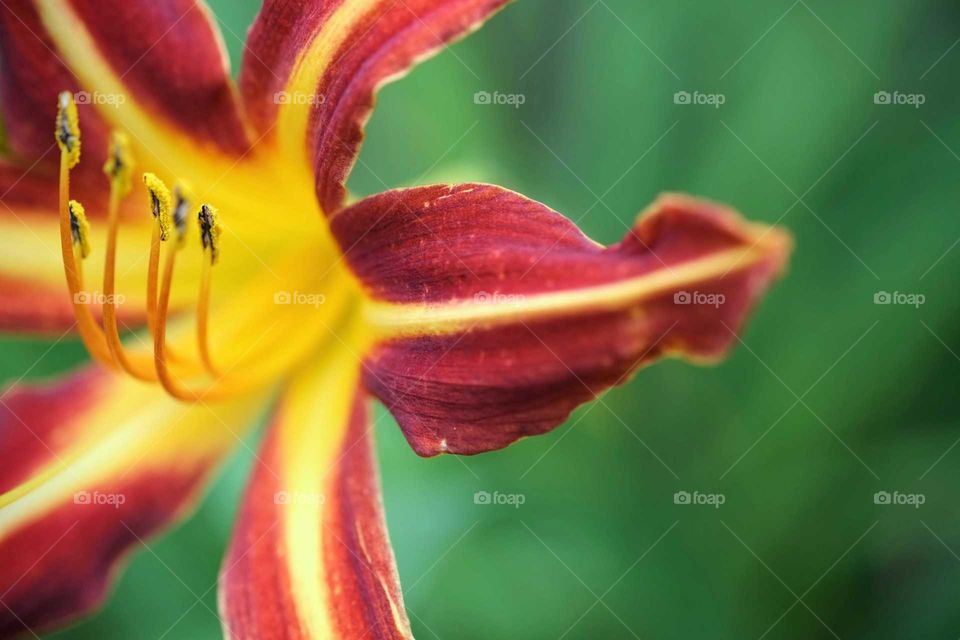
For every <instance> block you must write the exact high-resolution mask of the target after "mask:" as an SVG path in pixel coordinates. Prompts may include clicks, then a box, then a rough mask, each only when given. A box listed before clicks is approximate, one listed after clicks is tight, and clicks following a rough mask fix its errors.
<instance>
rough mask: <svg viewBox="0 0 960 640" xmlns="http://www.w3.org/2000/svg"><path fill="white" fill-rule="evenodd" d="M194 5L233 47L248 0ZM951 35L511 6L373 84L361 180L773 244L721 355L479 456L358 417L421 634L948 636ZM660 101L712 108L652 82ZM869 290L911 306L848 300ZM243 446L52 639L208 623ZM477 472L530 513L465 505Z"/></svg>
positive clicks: (741, 15)
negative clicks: (104, 594)
mask: <svg viewBox="0 0 960 640" xmlns="http://www.w3.org/2000/svg"><path fill="white" fill-rule="evenodd" d="M210 1H211V4H212V5H213V7H214V9H215V11H216V12H217V15H218V18H219V20H220V21H221V24H222V26H223V30H224V34H225V39H226V42H227V45H228V47H229V49H230V52H231V55H232V57H233V59H234V65H235V67H237V66H238V64H239V56H240V52H241V49H242V40H241V39H242V37H243V34H244V33H245V31H246V28H247V26H248V25H249V24H250V22H251V20H252V19H253V16H254V14H255V13H256V11H257V8H258V4H259V3H258V2H256V0H210ZM958 37H960V7H958V6H957V5H955V4H953V3H945V2H933V1H920V0H917V1H915V2H907V1H905V0H870V1H867V0H851V1H848V2H842V3H838V2H831V1H829V0H801V1H798V2H793V0H777V1H775V2H765V3H758V2H755V1H753V0H714V1H711V2H705V1H704V0H682V1H677V0H648V1H645V2H636V0H601V1H598V2H594V1H593V0H520V1H518V2H516V3H514V4H513V5H511V6H509V7H508V8H507V9H506V10H505V11H503V12H502V13H501V14H499V15H498V16H497V17H495V18H494V19H493V20H492V21H491V22H490V23H489V24H488V26H487V27H486V28H484V29H483V30H481V31H480V32H479V33H478V34H476V35H474V36H472V37H471V38H470V39H468V40H467V41H465V42H463V43H460V44H457V45H456V46H454V47H453V48H452V49H449V50H447V51H445V52H443V53H442V54H440V55H439V56H438V57H437V58H435V59H434V60H432V61H430V62H428V63H426V64H424V65H422V66H421V67H419V68H418V69H417V70H416V71H415V72H414V73H413V74H412V75H410V76H409V77H407V78H406V79H404V80H403V81H401V82H399V83H397V84H394V85H391V86H389V87H387V88H386V89H385V90H384V91H383V92H382V94H381V100H380V105H379V108H378V110H377V112H376V115H375V117H374V118H373V120H372V122H371V123H370V127H369V136H368V143H367V145H366V147H365V149H364V151H363V156H362V163H361V164H360V165H359V166H358V168H357V171H356V173H355V175H354V177H353V179H352V182H351V186H352V188H353V190H354V191H355V192H356V193H358V194H361V195H364V194H369V193H374V192H377V191H382V190H384V189H386V188H390V187H395V186H403V185H410V184H415V183H425V182H435V181H447V180H458V181H459V180H466V179H471V180H481V181H488V182H495V183H499V184H502V185H504V186H507V187H510V188H512V189H515V190H518V191H520V192H523V193H525V194H527V195H529V196H531V197H533V198H535V199H537V200H540V201H542V202H544V203H547V204H548V205H550V206H552V207H553V208H555V209H557V210H559V211H561V212H564V213H565V214H566V215H568V216H570V217H571V218H573V219H575V220H578V221H579V223H580V224H581V226H582V227H583V228H584V229H585V231H586V232H587V233H588V234H589V235H591V236H592V237H594V238H596V239H598V240H600V241H603V242H614V241H616V240H618V239H619V238H620V237H621V236H622V235H623V234H624V232H625V229H626V227H627V225H628V224H629V223H630V222H631V221H632V219H633V217H634V216H635V215H636V213H637V212H638V211H640V210H641V209H642V208H643V207H645V206H646V205H647V204H648V203H649V202H650V201H651V200H652V199H653V198H654V197H655V196H656V195H657V194H658V193H659V192H662V191H667V190H674V191H678V190H682V191H687V192H691V193H694V194H698V195H702V196H706V197H709V198H713V199H717V200H720V201H724V202H728V203H730V204H733V205H734V206H736V207H737V208H739V209H741V210H742V211H744V212H745V213H747V214H748V216H749V217H751V218H754V219H759V220H764V221H767V222H774V221H779V223H780V224H783V225H785V226H786V227H788V228H789V229H790V230H791V231H792V232H793V233H794V235H795V237H796V242H797V252H796V255H795V257H794V260H793V263H792V269H791V273H790V275H789V277H788V278H787V279H786V280H785V281H783V282H782V283H781V284H780V285H778V286H777V287H776V288H775V289H774V290H773V292H772V294H771V295H770V296H769V298H768V299H767V300H766V301H765V302H764V304H763V305H762V307H761V308H760V309H759V311H758V313H757V314H756V315H755V318H754V320H753V322H752V323H751V324H750V326H749V327H748V329H747V331H746V333H745V334H744V336H743V341H744V344H743V345H740V347H739V348H738V349H736V351H735V352H734V353H733V355H732V356H731V357H730V358H729V360H727V361H726V362H724V363H723V364H722V365H720V366H719V367H717V368H709V369H703V368H697V367H693V366H689V365H687V364H684V363H681V362H674V361H671V362H665V363H661V364H659V365H657V366H655V367H653V368H651V369H648V370H645V371H643V372H641V373H640V375H638V376H637V378H636V379H635V380H634V381H633V382H631V383H630V384H628V385H627V386H625V387H623V388H620V389H617V390H614V391H612V392H611V393H609V394H608V395H607V396H606V397H605V398H604V400H603V402H602V403H596V404H594V405H590V406H588V407H585V408H582V409H581V410H579V411H578V412H577V413H576V414H575V415H574V418H573V419H572V420H571V421H570V422H569V423H568V424H567V425H564V426H563V427H561V428H559V429H557V430H556V431H554V432H553V433H551V434H549V435H546V436H543V437H539V438H536V439H532V440H527V441H524V442H521V443H519V444H517V445H515V446H513V447H511V448H509V449H508V450H505V451H501V452H498V453H495V454H488V455H484V456H480V457H475V458H466V459H458V458H452V457H449V458H445V459H434V460H422V459H419V458H417V457H416V456H415V455H414V454H413V453H412V452H411V451H410V449H409V447H408V446H407V445H406V443H405V441H404V440H403V438H402V436H401V434H400V432H399V430H398V429H397V427H396V425H395V423H394V422H393V421H392V419H390V418H389V416H386V415H383V414H382V412H381V413H379V414H378V415H379V417H380V418H381V419H380V420H379V425H378V428H377V436H378V439H379V443H378V447H379V452H380V456H381V460H382V464H383V482H384V494H385V500H386V507H387V517H388V521H389V525H390V531H391V535H392V539H393V542H394V546H395V549H396V554H397V559H398V564H399V569H400V575H401V578H402V582H403V585H404V589H405V597H406V602H407V605H408V608H409V612H410V617H411V620H412V623H413V627H414V631H415V634H416V635H417V637H418V638H420V639H421V640H424V639H429V638H437V639H441V638H442V639H444V640H446V639H448V638H456V639H458V640H467V639H472V638H510V639H526V638H530V639H541V638H569V639H577V638H582V639H597V638H632V637H638V638H644V639H647V638H678V639H681V638H682V639H685V638H771V639H773V638H798V639H799V638H803V639H808V638H831V637H839V638H844V639H846V638H908V637H909V638H956V637H957V636H958V635H960V608H958V607H957V605H956V597H957V594H958V593H960V556H958V554H960V517H958V509H957V508H956V506H957V491H958V489H960V448H958V449H956V450H954V449H953V447H954V445H956V444H957V438H958V437H960V428H958V426H960V425H958V417H957V414H958V411H957V402H956V389H957V386H958V381H960V358H958V355H957V354H958V352H960V328H958V324H957V319H958V318H960V300H958V298H957V296H956V292H957V284H956V279H955V277H954V275H953V274H955V273H956V271H957V269H958V266H960V247H958V248H955V249H954V248H953V247H954V245H955V244H956V243H957V241H958V238H960V215H958V211H957V205H956V202H957V197H956V196H957V183H958V178H960V157H958V155H957V154H958V153H960V118H957V104H958V99H960V90H958V88H957V83H956V80H955V78H956V77H957V75H958V72H960V46H958V47H956V48H955V49H954V48H953V47H954V46H955V45H956V44H957V38H958ZM477 91H487V92H491V93H492V92H495V91H497V92H500V93H502V94H522V95H523V96H524V98H525V103H524V104H523V105H522V106H520V107H519V108H513V107H511V106H505V105H504V106H496V105H478V104H475V102H474V94H475V92H477ZM679 91H686V92H689V93H690V94H691V95H693V94H694V92H700V94H722V95H723V97H724V99H725V102H724V104H723V105H722V106H720V107H719V108H714V107H712V106H709V105H696V104H689V105H684V104H675V100H674V95H675V94H676V93H677V92H679ZM878 91H887V92H890V93H891V94H892V93H893V92H894V91H898V92H900V94H902V95H909V94H921V95H922V96H923V97H924V99H925V103H924V104H923V105H922V106H920V107H919V108H915V107H914V106H911V105H891V104H876V103H875V100H874V94H875V93H876V92H878ZM694 100H695V99H694ZM951 249H953V250H952V251H951ZM881 291H887V292H902V293H908V294H923V295H924V296H925V298H926V301H925V304H923V305H922V306H920V307H919V308H915V307H913V306H906V305H877V304H874V297H875V294H876V293H877V292H881ZM951 292H953V293H951ZM48 348H49V345H48V344H46V343H40V342H25V341H12V340H7V341H5V342H4V343H3V352H4V354H5V357H4V358H3V365H2V367H3V369H2V374H3V375H4V376H5V377H7V378H10V379H13V378H16V377H19V376H20V375H21V374H23V373H24V371H25V370H26V367H27V364H24V363H32V362H34V361H36V360H37V359H38V358H40V362H39V364H37V365H36V366H35V367H33V368H32V369H31V370H30V377H42V376H45V375H49V374H51V373H54V372H57V371H61V370H63V369H65V368H68V367H70V366H72V365H73V364H75V363H77V362H80V361H81V360H82V359H83V358H84V354H83V351H82V349H81V348H80V347H79V346H78V345H76V344H65V343H61V344H58V345H57V346H55V347H54V348H53V349H52V350H50V351H49V352H48V351H47V350H48ZM251 444H252V445H253V443H251ZM249 458H250V456H249V454H247V453H246V452H243V451H241V452H239V453H238V454H237V455H236V456H235V457H234V458H233V459H232V460H231V462H230V463H229V465H228V467H227V468H226V470H225V472H224V474H223V475H222V477H221V478H220V480H219V481H218V482H217V484H216V486H215V488H214V490H213V492H212V493H211V494H210V496H209V497H208V498H207V500H206V501H205V502H204V504H203V507H202V508H201V510H200V511H199V512H198V513H197V514H196V515H195V516H194V517H193V518H192V519H191V520H190V521H189V522H187V523H186V524H184V525H183V526H181V527H180V528H178V529H177V530H176V531H174V532H173V533H172V534H170V535H167V536H166V537H164V538H162V539H160V540H158V541H156V542H155V543H154V544H152V545H151V546H152V549H153V551H154V552H155V553H149V552H144V551H141V552H140V553H138V554H137V555H136V556H135V557H134V558H133V560H132V562H131V563H130V565H129V567H128V568H127V569H126V570H125V571H124V572H123V574H122V576H121V578H120V580H119V582H118V584H117V587H116V589H115V591H114V594H113V596H112V597H111V599H110V601H109V604H108V606H107V607H106V608H105V610H103V611H102V612H101V613H100V614H98V615H97V616H96V617H94V618H92V619H91V620H89V621H87V622H85V623H83V624H80V625H78V626H76V627H74V628H72V629H68V630H65V631H62V632H60V633H58V634H54V635H52V636H50V637H52V638H91V639H92V638H103V637H108V638H138V639H139V638H152V639H158V638H161V637H166V638H188V639H193V638H198V639H202V638H218V637H220V625H219V622H218V620H217V618H216V617H215V616H214V615H213V613H212V612H211V610H213V611H215V610H216V587H215V583H216V575H217V570H218V567H219V564H220V561H221V558H222V555H223V551H224V546H225V544H226V541H227V539H228V535H229V530H230V527H231V524H232V520H233V516H234V513H235V511H236V505H237V501H238V498H239V495H240V492H241V490H242V487H243V483H244V479H245V475H246V473H247V471H248V469H249V468H250V459H249ZM477 491H489V492H493V491H499V492H501V493H508V494H522V495H523V496H524V498H525V503H524V504H523V505H522V506H520V507H519V508H514V507H510V506H492V505H486V506H484V505H476V504H474V500H473V495H474V493H475V492H477ZM678 491H687V492H691V493H692V492H694V491H698V492H700V493H701V494H722V495H723V496H724V498H725V502H724V504H723V505H722V506H720V507H719V508H713V507H710V506H703V505H701V506H697V505H684V504H675V501H674V494H675V492H678ZM878 491H887V492H891V493H892V492H894V491H897V492H900V494H921V495H922V496H923V497H924V499H925V503H924V504H923V505H922V506H920V507H919V508H914V507H911V506H897V505H884V504H875V500H874V494H875V493H876V492H878ZM194 594H196V595H198V596H202V604H200V603H197V598H196V597H195V595H194Z"/></svg>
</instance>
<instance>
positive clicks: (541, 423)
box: [331, 185, 790, 455]
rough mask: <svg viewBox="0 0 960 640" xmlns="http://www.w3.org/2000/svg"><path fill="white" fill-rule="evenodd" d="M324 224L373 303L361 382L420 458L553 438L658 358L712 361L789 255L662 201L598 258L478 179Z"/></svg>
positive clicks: (375, 201) (765, 232) (727, 215)
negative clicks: (372, 340) (583, 407)
mask: <svg viewBox="0 0 960 640" xmlns="http://www.w3.org/2000/svg"><path fill="white" fill-rule="evenodd" d="M331 226H332V229H333V231H334V234H335V235H336V237H337V239H338V240H339V242H340V243H341V246H342V247H344V249H345V253H346V258H347V260H348V262H349V264H350V265H351V267H352V268H353V270H354V272H355V273H356V274H357V276H358V277H359V278H360V280H361V281H362V282H363V284H364V286H365V288H366V289H367V291H368V294H369V296H370V297H371V298H372V299H373V302H370V303H368V305H367V310H366V313H367V317H368V320H369V321H370V322H371V323H372V324H373V326H374V327H377V328H378V330H379V344H378V346H377V347H375V348H374V350H373V351H372V353H371V355H370V356H369V357H368V359H367V362H366V365H367V366H366V375H365V382H366V384H367V386H368V387H369V388H370V389H371V390H372V391H373V392H374V393H375V394H376V395H378V396H379V397H380V398H381V399H382V400H383V401H384V403H385V404H386V405H387V406H388V407H389V408H390V409H391V411H392V412H393V413H394V415H395V416H396V418H397V420H398V421H399V423H400V426H401V427H402V428H403V430H404V432H405V434H406V436H407V438H408V439H409V440H410V442H411V444H412V446H413V447H414V449H416V451H417V452H418V453H420V454H422V455H434V454H437V453H441V452H448V451H449V452H456V453H479V452H482V451H488V450H491V449H496V448H500V447H503V446H506V445H508V444H510V443H511V442H513V441H515V440H516V439H518V438H520V437H522V436H524V435H532V434H537V433H543V432H545V431H548V430H550V429H552V428H554V427H555V426H557V425H558V424H560V423H561V422H562V421H563V420H564V419H565V418H566V417H567V416H568V415H569V413H570V411H572V410H573V409H574V408H575V407H576V406H577V405H579V404H581V403H583V402H585V401H587V400H590V399H593V398H594V397H595V396H596V395H597V394H599V393H601V392H602V391H603V390H605V389H606V388H608V387H610V386H612V385H616V384H620V383H622V382H624V381H625V380H626V379H627V378H629V376H630V375H631V374H632V373H633V372H635V371H636V370H637V368H639V367H640V366H641V365H644V364H648V363H650V362H651V361H653V360H655V359H657V358H658V357H661V356H663V355H674V354H676V355H684V356H686V357H688V358H692V359H696V360H716V359H717V358H719V357H721V356H723V355H724V353H725V352H726V351H727V349H728V348H729V347H730V346H731V345H732V344H733V343H734V342H735V340H736V337H735V335H736V332H737V331H738V330H739V328H740V326H741V324H742V323H743V321H744V319H745V318H746V316H747V314H748V312H749V310H750V308H751V307H752V306H753V305H754V303H755V302H756V301H757V300H758V298H759V297H760V296H761V295H762V294H763V293H764V292H765V291H766V289H767V288H768V286H769V285H770V283H771V282H772V280H773V279H774V278H775V277H776V276H777V275H778V274H779V273H780V271H781V270H782V268H783V265H784V263H785V261H786V258H787V255H788V253H789V247H790V241H789V238H787V237H786V235H785V234H784V233H783V232H781V231H779V230H776V229H771V228H765V227H760V226H757V225H750V224H747V223H745V222H744V221H743V220H742V219H741V218H740V217H739V216H738V215H737V214H735V213H733V212H732V211H729V210H727V209H725V208H723V207H721V206H719V205H715V204H711V203H707V202H703V201H699V200H694V199H691V198H686V197H682V196H665V197H663V198H661V199H660V200H658V201H657V202H656V203H655V204H654V205H653V206H652V207H651V209H650V210H649V211H648V212H647V213H645V214H644V215H643V216H641V218H640V219H639V221H638V222H637V224H636V226H635V227H634V229H633V230H632V231H631V232H630V233H629V234H628V235H627V236H626V238H625V239H624V240H623V241H622V242H621V243H619V244H617V245H614V246H612V247H609V248H604V247H602V246H600V245H597V244H596V243H594V242H592V241H590V240H589V239H588V238H586V237H585V236H584V235H583V234H582V233H581V232H580V231H579V230H578V229H577V228H576V226H575V225H574V224H573V223H571V222H570V221H568V220H566V219H565V218H563V217H562V216H560V215H559V214H557V213H555V212H553V211H551V210H550V209H548V208H547V207H545V206H543V205H541V204H538V203H536V202H533V201H531V200H528V199H526V198H523V197H522V196H519V195H518V194H515V193H513V192H510V191H506V190H504V189H500V188H498V187H491V186H485V185H462V186H458V187H446V186H439V187H424V188H417V189H409V190H402V191H394V192H389V193H386V194H382V195H379V196H375V197H373V198H369V199H367V200H364V201H361V202H360V203H358V204H356V205H354V206H352V207H350V208H348V209H346V210H344V211H342V212H341V213H339V214H338V215H336V216H335V217H334V218H333V220H332V221H331Z"/></svg>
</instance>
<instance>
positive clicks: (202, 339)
mask: <svg viewBox="0 0 960 640" xmlns="http://www.w3.org/2000/svg"><path fill="white" fill-rule="evenodd" d="M217 217H218V216H217V210H216V209H214V208H213V207H211V206H210V205H209V204H204V205H203V206H201V207H200V213H199V214H198V215H197V218H198V220H199V221H200V242H201V243H202V244H203V254H204V255H203V258H204V259H203V267H202V272H201V275H200V296H199V298H198V299H197V348H198V350H199V352H200V360H201V361H202V362H203V365H204V366H205V367H206V368H207V371H209V372H210V373H211V374H212V375H215V376H219V373H218V372H219V369H218V368H217V367H216V366H215V365H214V364H213V358H212V357H211V356H210V341H209V332H208V326H209V322H210V278H211V275H212V272H213V265H214V264H216V262H217V258H218V256H219V255H220V251H219V246H218V245H219V239H220V233H221V230H220V223H219V221H218V219H217ZM208 252H209V254H210V255H209V259H207V253H208Z"/></svg>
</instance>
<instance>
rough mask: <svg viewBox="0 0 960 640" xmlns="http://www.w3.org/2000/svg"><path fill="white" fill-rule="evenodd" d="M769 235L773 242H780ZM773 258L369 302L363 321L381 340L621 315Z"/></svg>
mask: <svg viewBox="0 0 960 640" xmlns="http://www.w3.org/2000/svg"><path fill="white" fill-rule="evenodd" d="M781 240H782V238H781V237H779V236H771V238H770V241H771V242H780V241H781ZM769 255H770V249H769V245H768V244H766V243H763V244H758V245H756V246H752V247H747V248H743V249H731V250H728V251H724V252H721V253H718V254H715V255H710V256H707V257H704V258H701V259H698V260H693V261H690V262H688V263H684V264H681V265H678V266H675V267H668V268H664V269H662V270H660V271H655V272H652V273H648V274H644V275H642V276H637V277H635V278H629V279H626V280H622V281H619V282H613V283H610V284H604V285H598V286H594V287H590V288H584V289H571V290H565V291H559V292H556V293H540V294H529V295H528V294H524V295H503V296H497V295H492V294H490V295H486V296H482V297H481V299H480V301H467V302H451V303H448V304H408V305H405V304H391V303H385V302H379V301H376V300H368V302H367V303H366V305H365V307H364V309H365V317H366V318H367V320H368V322H369V323H370V325H371V326H373V327H375V330H376V331H377V335H378V337H379V338H381V339H390V338H392V337H397V336H406V337H409V336H413V335H442V334H448V333H458V332H462V331H464V330H466V329H468V328H486V327H494V326H497V325H502V324H511V323H519V322H524V321H534V320H538V319H550V318H554V317H557V316H564V315H575V314H583V313H588V312H599V313H602V312H605V311H617V310H620V309H624V308H626V307H632V306H638V305H642V304H643V302H644V300H648V299H651V298H654V297H656V296H661V295H663V294H664V293H669V292H673V291H677V290H682V289H684V288H685V287H689V286H691V285H696V284H697V283H700V282H709V281H711V280H715V279H719V278H721V277H723V276H726V275H736V274H737V273H738V272H740V271H743V270H747V269H749V268H750V267H751V266H753V265H755V264H757V262H759V261H761V260H764V259H766V258H767V257H768V256H769Z"/></svg>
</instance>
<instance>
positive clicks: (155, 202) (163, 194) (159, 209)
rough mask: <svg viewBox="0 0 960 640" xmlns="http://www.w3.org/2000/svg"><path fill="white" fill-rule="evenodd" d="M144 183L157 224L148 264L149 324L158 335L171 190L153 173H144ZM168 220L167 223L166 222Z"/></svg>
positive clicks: (151, 329)
mask: <svg viewBox="0 0 960 640" xmlns="http://www.w3.org/2000/svg"><path fill="white" fill-rule="evenodd" d="M143 183H144V184H145V185H146V186H147V192H148V195H149V197H150V211H151V213H153V217H154V219H155V220H156V221H157V224H155V225H154V226H153V237H152V238H151V239H150V261H149V263H148V265H147V326H148V327H149V328H150V333H151V334H152V335H154V336H156V335H157V279H158V277H159V271H160V241H161V240H165V239H166V234H165V232H164V224H166V227H167V229H169V228H170V190H169V189H167V186H166V185H165V184H163V181H162V180H160V178H158V177H157V176H155V175H153V174H152V173H145V174H143ZM164 220H166V223H164Z"/></svg>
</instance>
